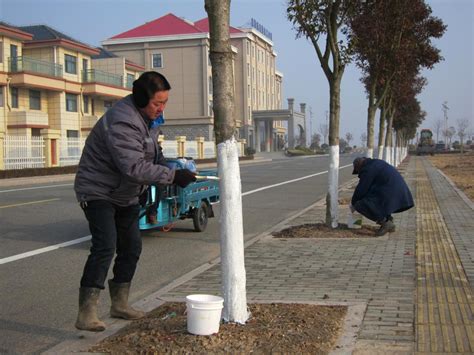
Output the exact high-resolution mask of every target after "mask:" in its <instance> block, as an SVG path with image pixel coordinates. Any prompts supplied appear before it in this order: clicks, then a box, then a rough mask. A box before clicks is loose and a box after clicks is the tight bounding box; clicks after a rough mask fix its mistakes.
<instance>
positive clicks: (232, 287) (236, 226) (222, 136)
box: [205, 0, 248, 324]
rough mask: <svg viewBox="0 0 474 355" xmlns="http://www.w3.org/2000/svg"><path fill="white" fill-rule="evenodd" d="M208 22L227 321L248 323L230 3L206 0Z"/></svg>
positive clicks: (225, 317)
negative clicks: (230, 34)
mask: <svg viewBox="0 0 474 355" xmlns="http://www.w3.org/2000/svg"><path fill="white" fill-rule="evenodd" d="M205 9H206V12H207V14H208V18H209V33H210V58H211V64H212V84H213V103H214V107H213V109H214V131H215V135H216V144H217V165H218V173H219V177H220V182H219V189H220V200H221V212H220V223H219V234H220V239H221V265H222V294H223V296H224V310H223V318H224V320H225V321H228V322H236V323H241V324H243V323H245V322H246V321H247V319H248V311H247V295H246V290H245V287H246V275H245V265H244V240H243V219H242V194H241V189H242V187H241V180H240V170H239V152H238V148H237V142H236V140H235V138H234V132H235V119H234V105H235V104H234V75H233V67H232V60H233V58H232V50H231V46H230V39H229V21H230V0H205Z"/></svg>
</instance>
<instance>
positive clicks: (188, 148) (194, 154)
mask: <svg viewBox="0 0 474 355" xmlns="http://www.w3.org/2000/svg"><path fill="white" fill-rule="evenodd" d="M184 156H185V157H191V158H193V159H197V158H199V150H198V142H197V141H189V142H186V144H185V146H184Z"/></svg>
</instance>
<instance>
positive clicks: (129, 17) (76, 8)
mask: <svg viewBox="0 0 474 355" xmlns="http://www.w3.org/2000/svg"><path fill="white" fill-rule="evenodd" d="M427 3H428V4H429V5H430V6H431V8H432V10H433V13H432V14H433V15H434V16H437V17H439V18H441V19H442V20H443V22H444V23H445V24H446V25H447V26H448V28H447V31H446V33H445V34H444V36H443V37H442V38H441V39H437V40H434V41H433V44H434V45H435V46H436V47H437V48H439V49H440V50H441V55H442V56H443V57H444V60H443V61H442V62H440V63H438V64H437V65H436V66H435V67H434V69H432V70H429V71H424V72H423V76H425V77H426V78H427V80H428V85H427V86H426V87H425V89H424V91H423V92H422V93H421V94H420V95H419V96H418V99H419V100H420V102H421V107H422V109H423V110H424V111H426V113H427V116H426V119H425V121H424V122H423V123H422V125H421V126H420V129H421V128H431V129H433V128H434V123H435V122H436V121H437V120H439V119H443V118H444V114H443V111H442V104H443V103H444V102H447V106H448V107H449V110H448V111H447V115H448V124H449V126H454V127H456V126H457V121H458V120H460V119H467V120H469V121H470V128H471V132H473V133H472V134H474V110H473V101H474V88H473V81H474V69H473V68H474V25H473V23H474V0H427ZM285 4H286V1H285V0H232V1H231V25H232V26H234V27H239V26H243V25H245V24H247V23H248V22H249V20H250V19H251V18H255V19H256V20H257V21H258V22H259V23H260V24H262V25H263V26H265V28H267V29H268V30H269V31H270V32H272V34H273V45H274V50H275V51H276V53H277V58H276V67H277V70H278V71H280V72H281V73H283V103H284V104H283V106H284V108H286V107H287V106H286V102H287V101H286V99H287V98H289V97H291V98H294V99H295V104H296V107H299V103H303V102H304V103H306V104H307V110H311V112H312V117H311V119H310V118H309V117H308V119H307V131H308V134H309V133H310V131H312V133H319V127H320V126H321V125H322V124H324V123H325V122H326V112H327V111H328V110H329V95H328V92H329V87H328V82H327V80H326V77H325V76H324V74H323V72H322V69H321V67H320V64H319V61H318V59H317V57H316V52H315V50H314V48H313V46H312V44H311V43H310V42H309V41H307V40H306V39H301V38H300V39H296V37H295V34H296V32H295V30H294V29H293V28H292V25H291V24H290V22H289V21H288V20H287V19H286V5H285ZM170 12H171V13H173V14H175V15H177V16H179V17H184V18H186V19H188V20H191V21H196V20H199V19H202V18H204V17H206V16H207V14H206V12H205V10H204V0H166V1H160V0H0V20H1V21H5V22H8V23H10V24H12V25H16V26H25V25H38V24H46V25H49V26H51V27H53V28H55V29H56V30H58V31H60V32H63V33H64V34H67V35H69V36H71V37H73V38H75V39H76V40H79V41H81V42H85V43H87V44H90V45H93V46H100V45H101V42H102V41H103V40H105V39H108V38H110V37H112V36H114V35H116V34H119V33H121V32H124V31H126V30H129V29H132V28H134V27H136V26H139V25H142V24H144V23H145V22H149V21H152V20H154V19H157V18H159V17H161V16H163V15H166V14H167V13H170ZM360 76H361V73H360V71H359V70H358V69H357V68H356V67H355V65H353V64H350V65H349V66H348V68H347V69H346V71H345V74H344V77H343V80H342V87H341V122H340V137H344V136H345V134H346V133H347V132H350V133H352V136H353V137H354V141H353V142H352V143H351V144H359V143H360V136H361V134H362V133H363V132H364V131H365V130H366V125H367V124H366V122H367V121H366V117H367V98H366V94H365V90H364V88H363V86H362V85H361V83H360V80H359V79H360ZM377 126H378V125H377ZM376 132H378V128H377V127H376Z"/></svg>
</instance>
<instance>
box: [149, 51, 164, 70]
mask: <svg viewBox="0 0 474 355" xmlns="http://www.w3.org/2000/svg"><path fill="white" fill-rule="evenodd" d="M151 64H152V65H151V67H152V68H163V57H162V55H161V53H157V54H152V55H151Z"/></svg>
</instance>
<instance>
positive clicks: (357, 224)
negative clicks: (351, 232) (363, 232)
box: [347, 207, 362, 229]
mask: <svg viewBox="0 0 474 355" xmlns="http://www.w3.org/2000/svg"><path fill="white" fill-rule="evenodd" d="M347 227H348V228H350V229H359V228H361V227H362V215H361V214H360V213H359V212H357V211H354V212H352V211H351V209H350V207H349V211H348V214H347Z"/></svg>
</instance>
